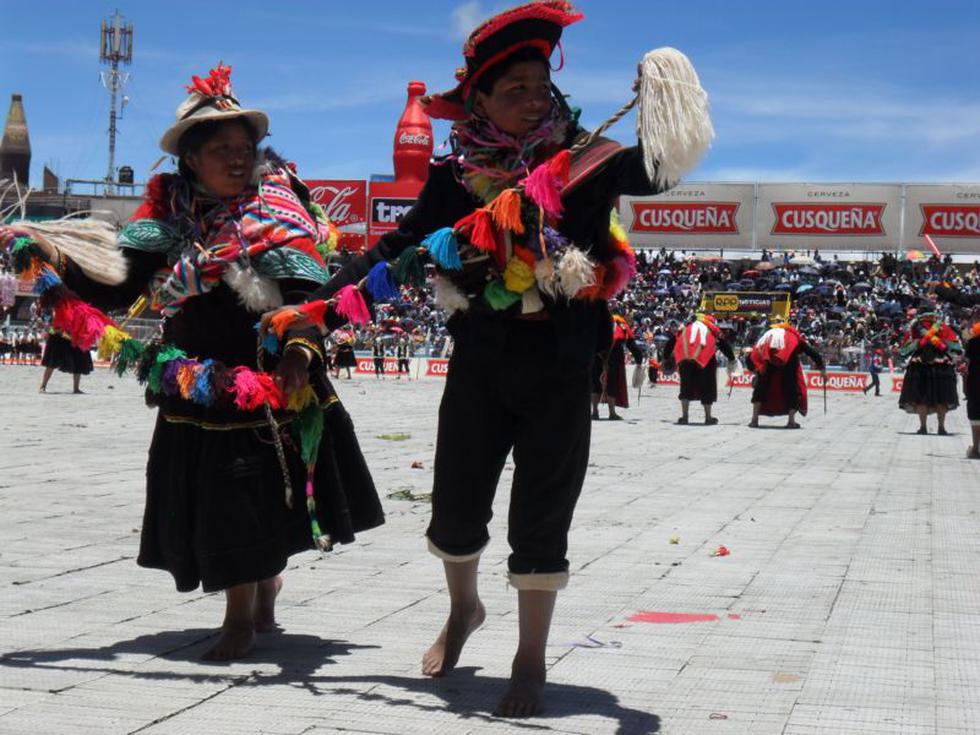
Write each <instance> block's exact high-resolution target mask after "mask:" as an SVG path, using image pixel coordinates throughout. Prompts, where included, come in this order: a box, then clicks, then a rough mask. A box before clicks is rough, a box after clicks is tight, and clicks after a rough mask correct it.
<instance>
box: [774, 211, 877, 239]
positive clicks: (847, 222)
mask: <svg viewBox="0 0 980 735" xmlns="http://www.w3.org/2000/svg"><path fill="white" fill-rule="evenodd" d="M885 206H886V205H885V204H856V203H855V204H808V203H803V202H774V203H773V205H772V209H773V212H774V214H775V217H776V221H775V224H774V225H773V228H772V234H773V235H818V236H819V235H851V236H858V237H868V236H881V235H884V234H885V228H884V225H883V224H882V214H883V212H884V211H885Z"/></svg>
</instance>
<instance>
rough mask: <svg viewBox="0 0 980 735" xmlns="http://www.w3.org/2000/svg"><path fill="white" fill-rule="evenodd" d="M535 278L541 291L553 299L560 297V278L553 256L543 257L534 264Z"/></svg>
mask: <svg viewBox="0 0 980 735" xmlns="http://www.w3.org/2000/svg"><path fill="white" fill-rule="evenodd" d="M534 280H535V281H537V284H538V290H539V291H541V293H545V294H548V296H550V297H551V298H553V299H555V298H558V279H557V274H556V273H555V264H554V262H552V260H551V258H542V259H541V260H539V261H538V262H537V263H535V264H534Z"/></svg>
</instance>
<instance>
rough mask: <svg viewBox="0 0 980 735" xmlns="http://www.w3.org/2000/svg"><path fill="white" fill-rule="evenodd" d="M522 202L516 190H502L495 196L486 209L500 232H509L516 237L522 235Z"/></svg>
mask: <svg viewBox="0 0 980 735" xmlns="http://www.w3.org/2000/svg"><path fill="white" fill-rule="evenodd" d="M522 206H523V200H522V199H521V193H520V192H519V191H518V190H517V189H504V190H503V191H502V192H500V194H498V195H497V197H496V199H494V200H493V201H492V202H490V204H488V205H487V209H489V210H490V214H491V216H492V217H493V222H494V224H495V225H497V227H499V228H500V229H501V230H510V231H511V232H514V233H517V234H518V235H523V234H524V222H523V220H522V219H521V208H522Z"/></svg>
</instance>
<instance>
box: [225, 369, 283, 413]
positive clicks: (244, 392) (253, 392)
mask: <svg viewBox="0 0 980 735" xmlns="http://www.w3.org/2000/svg"><path fill="white" fill-rule="evenodd" d="M232 374H233V377H234V382H233V383H232V386H231V391H230V392H231V393H232V394H233V395H234V398H235V405H236V406H238V408H239V409H240V410H242V411H256V410H258V409H260V408H262V406H263V405H264V404H266V403H268V404H269V406H270V408H273V409H278V408H281V407H282V403H283V400H282V393H281V391H280V390H279V388H278V386H276V383H275V380H274V379H273V377H272V376H271V375H269V374H268V373H257V372H255V371H254V370H252V369H250V368H247V367H237V368H235V369H234V371H233V372H232Z"/></svg>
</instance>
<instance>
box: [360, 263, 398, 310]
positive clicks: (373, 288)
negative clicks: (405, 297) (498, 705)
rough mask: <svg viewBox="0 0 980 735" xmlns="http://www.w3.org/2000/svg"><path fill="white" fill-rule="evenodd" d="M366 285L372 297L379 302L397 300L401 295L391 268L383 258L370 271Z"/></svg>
mask: <svg viewBox="0 0 980 735" xmlns="http://www.w3.org/2000/svg"><path fill="white" fill-rule="evenodd" d="M366 286H367V290H368V293H370V294H371V298H372V299H374V300H375V301H378V302H387V301H397V300H398V299H399V297H400V294H399V292H398V284H397V283H395V279H394V278H392V277H391V268H390V267H389V265H388V264H387V263H386V262H384V261H383V260H382V261H381V262H380V263H375V264H374V266H373V267H372V268H371V270H370V271H368V274H367V283H366Z"/></svg>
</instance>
